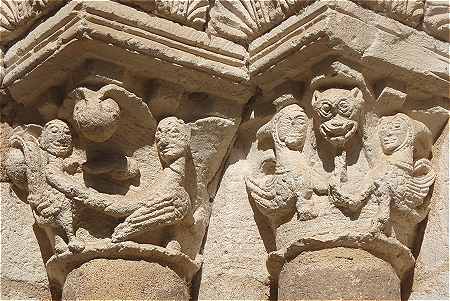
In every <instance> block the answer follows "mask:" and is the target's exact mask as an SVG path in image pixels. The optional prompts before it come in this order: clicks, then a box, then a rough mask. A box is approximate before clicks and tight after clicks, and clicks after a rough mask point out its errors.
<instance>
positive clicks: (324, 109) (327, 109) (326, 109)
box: [319, 102, 333, 118]
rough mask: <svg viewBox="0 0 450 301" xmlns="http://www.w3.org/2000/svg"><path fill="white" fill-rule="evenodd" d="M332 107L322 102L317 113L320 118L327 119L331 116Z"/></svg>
mask: <svg viewBox="0 0 450 301" xmlns="http://www.w3.org/2000/svg"><path fill="white" fill-rule="evenodd" d="M332 111H333V106H332V105H331V104H330V103H329V102H323V103H322V104H321V106H320V110H319V113H320V115H321V116H322V117H325V118H329V117H331V116H332V115H333V112H332Z"/></svg>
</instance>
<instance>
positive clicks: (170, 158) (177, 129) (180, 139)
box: [155, 117, 189, 164]
mask: <svg viewBox="0 0 450 301" xmlns="http://www.w3.org/2000/svg"><path fill="white" fill-rule="evenodd" d="M155 137H156V146H157V148H158V152H159V155H160V157H161V159H162V160H163V161H164V162H165V163H167V164H170V163H172V162H174V161H175V160H176V159H178V158H180V157H182V156H183V155H184V153H185V151H186V148H187V145H188V141H189V130H188V128H187V126H186V125H185V124H184V122H183V120H181V119H178V118H176V117H167V118H164V119H163V120H161V121H160V122H159V124H158V127H157V129H156V135H155Z"/></svg>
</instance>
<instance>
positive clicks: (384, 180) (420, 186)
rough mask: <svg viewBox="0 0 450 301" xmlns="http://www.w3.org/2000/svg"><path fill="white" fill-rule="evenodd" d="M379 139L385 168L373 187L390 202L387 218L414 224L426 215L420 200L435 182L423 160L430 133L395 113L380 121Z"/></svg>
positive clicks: (426, 206)
mask: <svg viewBox="0 0 450 301" xmlns="http://www.w3.org/2000/svg"><path fill="white" fill-rule="evenodd" d="M379 137H380V143H381V146H382V149H383V153H384V154H385V155H386V166H385V168H384V170H383V172H382V173H381V176H380V175H379V176H378V178H377V179H376V185H377V186H378V189H379V190H380V191H381V193H382V194H384V195H387V196H389V197H390V199H391V202H390V205H391V208H392V213H391V218H392V219H393V220H394V221H395V222H398V223H400V224H407V225H415V224H417V223H419V222H421V221H422V220H423V219H424V218H425V217H426V215H427V214H428V205H427V204H426V203H424V199H425V197H426V196H427V195H428V192H429V189H430V187H431V185H433V183H434V179H435V173H434V171H433V169H432V167H431V162H430V160H428V159H427V157H428V155H429V153H430V151H431V146H432V141H431V133H430V130H429V129H428V128H427V127H426V126H425V125H424V124H423V123H421V122H418V121H415V120H413V119H411V118H410V117H408V116H407V115H405V114H403V113H397V114H396V115H393V116H388V117H383V118H382V119H381V121H380V125H379Z"/></svg>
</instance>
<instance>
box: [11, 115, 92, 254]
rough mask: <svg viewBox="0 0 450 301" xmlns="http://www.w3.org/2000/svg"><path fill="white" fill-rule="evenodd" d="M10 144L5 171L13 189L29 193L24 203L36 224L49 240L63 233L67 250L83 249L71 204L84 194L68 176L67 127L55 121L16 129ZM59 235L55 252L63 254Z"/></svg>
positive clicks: (70, 136) (68, 134)
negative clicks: (77, 234) (76, 233)
mask: <svg viewBox="0 0 450 301" xmlns="http://www.w3.org/2000/svg"><path fill="white" fill-rule="evenodd" d="M41 131H42V132H41ZM40 132H41V134H40V137H39V139H38V140H37V139H36V137H37V135H38V133H40ZM10 143H11V147H12V149H11V151H10V153H9V154H8V158H7V162H6V167H7V172H8V175H9V178H10V179H11V180H12V182H13V183H14V184H16V187H18V188H21V189H24V190H28V196H27V202H28V203H29V204H30V205H31V208H32V209H33V214H34V217H35V219H36V223H37V224H38V225H39V226H40V227H42V228H44V230H45V231H46V232H47V234H48V236H49V238H52V237H55V235H56V234H57V232H58V231H59V230H63V236H66V237H67V240H68V243H67V246H68V248H69V250H71V251H72V252H79V251H81V250H83V249H84V243H83V242H82V241H81V240H79V239H78V238H77V237H76V236H75V231H74V225H73V205H74V200H76V199H77V198H81V197H83V195H85V192H84V191H83V190H82V189H81V188H79V187H78V186H77V185H75V183H74V182H73V180H72V179H71V178H70V177H69V176H68V174H67V173H66V172H67V171H70V170H71V168H72V166H70V165H67V164H66V162H65V161H64V159H65V158H67V157H69V156H70V155H71V153H72V135H71V132H70V128H69V126H68V125H67V124H66V123H65V122H64V121H62V120H59V119H54V120H51V121H49V122H48V123H46V124H45V126H44V128H41V127H40V126H35V125H32V126H28V127H18V128H16V129H15V130H14V133H13V135H12V137H11V139H10ZM58 236H59V235H58ZM58 236H57V237H56V238H55V239H56V245H55V250H56V251H57V252H63V251H64V246H63V245H62V241H61V240H60V239H59V237H58Z"/></svg>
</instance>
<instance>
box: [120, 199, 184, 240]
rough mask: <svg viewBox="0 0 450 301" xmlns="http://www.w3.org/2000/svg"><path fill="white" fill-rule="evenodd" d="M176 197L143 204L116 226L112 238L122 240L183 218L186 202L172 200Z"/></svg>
mask: <svg viewBox="0 0 450 301" xmlns="http://www.w3.org/2000/svg"><path fill="white" fill-rule="evenodd" d="M177 197H178V196H174V197H173V198H167V199H163V200H161V201H159V202H156V203H152V204H145V205H143V206H142V207H140V208H139V209H137V210H136V211H135V212H133V213H132V214H131V215H130V216H128V217H127V218H126V219H125V221H124V222H123V223H122V224H120V225H118V226H117V227H116V229H115V231H114V234H113V240H115V241H124V240H127V239H129V238H132V237H134V236H137V235H139V234H142V233H144V232H148V231H152V230H153V229H155V228H158V227H160V226H165V225H173V224H175V223H176V222H178V221H179V220H181V219H183V218H184V216H185V215H186V213H187V211H188V206H187V203H186V202H178V201H176V200H174V198H177Z"/></svg>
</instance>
